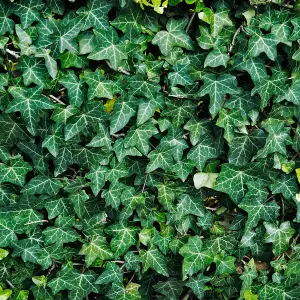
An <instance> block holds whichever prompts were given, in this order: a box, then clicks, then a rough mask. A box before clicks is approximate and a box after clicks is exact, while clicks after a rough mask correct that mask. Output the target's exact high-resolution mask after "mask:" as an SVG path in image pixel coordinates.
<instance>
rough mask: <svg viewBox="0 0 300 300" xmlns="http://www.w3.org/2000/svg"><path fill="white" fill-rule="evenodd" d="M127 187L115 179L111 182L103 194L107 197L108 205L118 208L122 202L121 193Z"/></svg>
mask: <svg viewBox="0 0 300 300" xmlns="http://www.w3.org/2000/svg"><path fill="white" fill-rule="evenodd" d="M124 188H125V186H124V184H122V183H120V182H118V181H114V182H113V183H111V184H110V186H109V189H108V190H104V191H103V192H102V194H101V196H102V197H103V198H104V199H105V203H106V206H108V205H110V206H111V207H113V208H115V209H118V208H119V206H120V204H121V199H120V193H122V191H123V189H124Z"/></svg>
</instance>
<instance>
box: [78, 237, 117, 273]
mask: <svg viewBox="0 0 300 300" xmlns="http://www.w3.org/2000/svg"><path fill="white" fill-rule="evenodd" d="M79 254H80V255H85V264H86V266H87V267H89V266H90V265H91V264H92V263H93V262H94V261H95V260H96V259H97V258H99V259H101V260H108V259H112V258H113V253H112V251H111V249H110V247H109V245H108V243H107V241H106V239H105V238H104V237H101V236H95V237H93V238H92V239H91V241H90V242H89V243H86V244H83V245H82V248H81V250H80V252H79Z"/></svg>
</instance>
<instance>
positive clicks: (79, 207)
mask: <svg viewBox="0 0 300 300" xmlns="http://www.w3.org/2000/svg"><path fill="white" fill-rule="evenodd" d="M88 199H89V196H88V195H87V194H86V192H85V191H80V192H79V193H77V194H73V195H70V201H71V203H72V204H73V206H74V210H75V212H76V214H77V216H78V217H79V218H82V217H83V216H84V214H85V207H84V202H85V201H87V200H88Z"/></svg>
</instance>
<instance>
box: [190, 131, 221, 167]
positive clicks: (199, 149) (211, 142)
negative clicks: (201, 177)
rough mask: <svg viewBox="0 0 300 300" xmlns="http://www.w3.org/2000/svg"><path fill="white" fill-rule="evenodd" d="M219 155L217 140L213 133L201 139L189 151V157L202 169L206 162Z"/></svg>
mask: <svg viewBox="0 0 300 300" xmlns="http://www.w3.org/2000/svg"><path fill="white" fill-rule="evenodd" d="M217 156H218V152H217V148H216V141H215V139H214V137H213V136H212V135H211V134H206V135H205V136H203V137H202V138H201V141H200V142H199V143H198V144H197V145H196V146H194V147H193V148H192V149H191V150H190V151H189V153H188V155H187V158H188V159H190V160H192V161H193V162H194V163H195V164H196V166H197V168H198V169H199V170H200V171H203V170H204V167H205V163H206V161H207V160H209V159H211V158H216V157H217Z"/></svg>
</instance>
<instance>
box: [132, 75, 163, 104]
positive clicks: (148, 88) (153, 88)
mask: <svg viewBox="0 0 300 300" xmlns="http://www.w3.org/2000/svg"><path fill="white" fill-rule="evenodd" d="M128 83H129V85H128V87H129V89H130V94H132V95H133V96H141V97H147V98H150V99H152V98H155V97H156V95H157V94H158V92H159V89H160V86H159V85H158V84H157V83H156V82H152V81H150V80H147V79H146V78H145V77H144V76H141V75H135V76H132V77H131V78H130V79H129V80H128Z"/></svg>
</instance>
